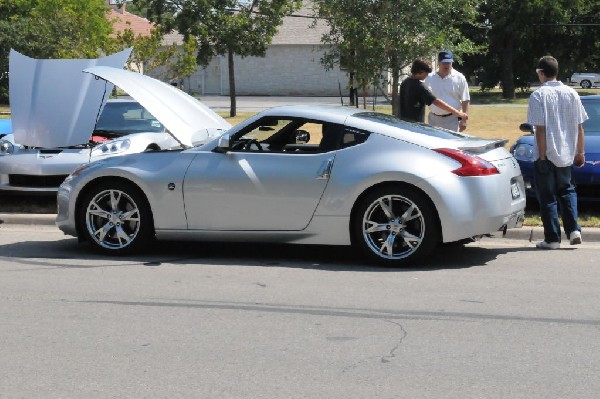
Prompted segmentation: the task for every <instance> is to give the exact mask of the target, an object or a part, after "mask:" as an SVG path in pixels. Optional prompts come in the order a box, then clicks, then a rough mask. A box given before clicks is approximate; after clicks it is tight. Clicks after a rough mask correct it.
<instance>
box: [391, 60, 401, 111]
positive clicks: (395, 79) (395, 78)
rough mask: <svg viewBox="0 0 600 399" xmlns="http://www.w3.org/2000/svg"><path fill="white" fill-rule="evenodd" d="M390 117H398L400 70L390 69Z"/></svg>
mask: <svg viewBox="0 0 600 399" xmlns="http://www.w3.org/2000/svg"><path fill="white" fill-rule="evenodd" d="M392 115H396V116H400V68H398V66H393V67H392Z"/></svg>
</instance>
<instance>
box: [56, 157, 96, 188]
mask: <svg viewBox="0 0 600 399" xmlns="http://www.w3.org/2000/svg"><path fill="white" fill-rule="evenodd" d="M102 164H103V161H96V162H92V163H86V164H83V165H81V166H80V167H78V168H77V169H75V170H74V171H73V172H71V174H70V175H69V176H67V178H66V179H65V180H64V181H63V183H62V185H63V186H67V185H68V184H69V183H70V182H71V180H73V179H74V178H76V177H77V176H79V175H80V174H81V173H82V172H84V171H86V170H90V169H95V168H97V167H98V166H100V165H102Z"/></svg>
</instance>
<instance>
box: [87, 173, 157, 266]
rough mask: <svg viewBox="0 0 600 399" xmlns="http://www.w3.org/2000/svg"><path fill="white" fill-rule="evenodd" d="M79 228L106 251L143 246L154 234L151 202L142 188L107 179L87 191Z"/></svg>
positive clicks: (89, 239) (129, 250) (128, 250)
mask: <svg viewBox="0 0 600 399" xmlns="http://www.w3.org/2000/svg"><path fill="white" fill-rule="evenodd" d="M78 222H79V225H80V231H81V233H82V234H83V235H84V237H85V238H86V240H87V241H89V242H90V243H91V244H92V245H93V246H94V247H96V248H97V249H98V250H100V251H101V252H104V253H110V254H126V253H131V252H135V251H137V250H139V249H141V248H142V247H143V246H144V245H145V244H147V243H148V241H149V240H150V239H151V238H152V237H153V235H154V226H153V221H152V213H151V211H150V206H149V205H148V202H147V201H146V198H145V197H144V196H143V194H142V193H141V191H140V190H139V189H138V188H137V187H135V186H134V185H133V184H129V183H125V182H120V181H117V182H112V183H111V182H105V183H102V184H100V185H98V186H97V187H95V188H93V189H92V190H90V191H89V192H87V194H86V195H85V197H84V199H83V201H82V202H81V206H80V207H79V211H78Z"/></svg>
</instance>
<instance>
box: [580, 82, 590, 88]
mask: <svg viewBox="0 0 600 399" xmlns="http://www.w3.org/2000/svg"><path fill="white" fill-rule="evenodd" d="M591 87H592V82H590V81H589V80H582V81H581V88H582V89H589V88H591Z"/></svg>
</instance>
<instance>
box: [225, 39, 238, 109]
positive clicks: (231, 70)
mask: <svg viewBox="0 0 600 399" xmlns="http://www.w3.org/2000/svg"><path fill="white" fill-rule="evenodd" d="M227 64H228V67H229V100H230V104H231V105H230V107H229V116H230V117H232V118H233V117H234V116H236V115H237V112H236V103H235V71H234V63H233V50H231V49H229V51H228V52H227Z"/></svg>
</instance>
